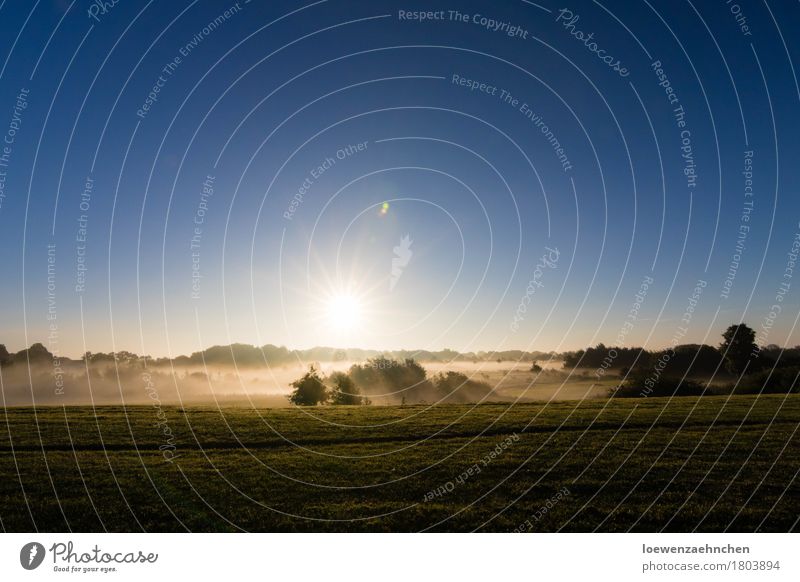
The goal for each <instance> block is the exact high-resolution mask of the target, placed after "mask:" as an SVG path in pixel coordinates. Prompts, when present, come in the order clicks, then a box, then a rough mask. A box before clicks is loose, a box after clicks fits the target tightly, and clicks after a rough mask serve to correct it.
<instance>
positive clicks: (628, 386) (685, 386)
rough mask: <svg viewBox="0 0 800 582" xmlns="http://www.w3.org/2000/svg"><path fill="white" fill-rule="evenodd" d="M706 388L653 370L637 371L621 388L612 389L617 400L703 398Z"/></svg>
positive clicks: (611, 394)
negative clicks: (669, 397) (675, 397)
mask: <svg viewBox="0 0 800 582" xmlns="http://www.w3.org/2000/svg"><path fill="white" fill-rule="evenodd" d="M704 391H705V388H704V386H703V385H702V384H700V383H698V382H695V381H693V380H687V379H683V380H681V377H680V376H662V375H659V374H656V373H655V372H654V371H653V370H652V369H650V368H648V369H646V370H641V371H639V370H637V371H635V372H634V373H632V374H630V375H629V376H628V378H627V379H626V380H625V381H624V382H623V383H622V384H621V385H619V386H617V387H615V388H612V389H611V391H610V394H609V395H610V396H612V397H615V398H645V397H648V396H702V395H703V393H704Z"/></svg>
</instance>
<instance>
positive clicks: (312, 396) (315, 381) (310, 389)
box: [289, 366, 328, 406]
mask: <svg viewBox="0 0 800 582" xmlns="http://www.w3.org/2000/svg"><path fill="white" fill-rule="evenodd" d="M290 386H293V387H294V391H293V392H292V393H291V394H290V395H289V402H291V403H292V404H294V405H296V406H315V405H317V404H323V403H325V402H326V401H327V400H328V390H327V388H326V387H325V384H324V383H323V381H322V378H321V377H320V375H319V372H318V371H317V369H316V368H315V367H314V366H311V367H310V368H309V370H308V372H306V373H305V375H304V376H303V377H302V378H299V379H297V380H295V381H294V382H292V383H291V384H290Z"/></svg>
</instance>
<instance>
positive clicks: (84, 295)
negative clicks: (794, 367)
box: [0, 0, 800, 355]
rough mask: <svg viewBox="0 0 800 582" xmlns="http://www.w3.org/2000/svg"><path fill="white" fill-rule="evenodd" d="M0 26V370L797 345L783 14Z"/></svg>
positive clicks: (48, 2) (792, 151) (253, 14)
mask: <svg viewBox="0 0 800 582" xmlns="http://www.w3.org/2000/svg"><path fill="white" fill-rule="evenodd" d="M1 6H2V7H1V8H0V30H1V31H2V34H0V66H2V84H0V132H2V133H4V134H5V135H7V131H8V130H11V129H12V122H13V124H14V129H13V131H14V132H15V133H14V136H13V143H12V144H11V145H10V147H11V151H10V153H9V154H8V163H7V166H5V167H0V171H3V172H4V175H3V176H0V178H5V180H4V182H2V184H3V190H2V193H3V194H4V197H2V205H0V237H2V244H1V245H0V253H2V258H3V264H4V266H5V268H4V275H3V277H2V279H0V297H2V302H1V303H0V325H1V326H2V337H0V341H1V342H4V343H6V345H7V346H8V347H9V349H12V350H16V349H20V348H22V347H23V346H24V345H26V344H30V343H32V342H33V341H43V342H45V343H46V344H47V343H48V342H47V338H48V334H50V337H51V341H50V346H51V347H52V348H57V349H58V350H60V351H61V352H62V353H64V354H67V355H77V354H80V353H82V352H83V351H84V350H91V351H109V350H111V349H117V350H120V349H128V350H132V351H136V352H147V353H151V354H156V355H163V354H168V353H171V354H178V353H187V352H191V351H195V350H197V349H201V348H203V347H206V346H209V345H213V344H224V343H231V342H245V343H253V344H265V343H274V344H284V345H288V346H290V347H309V346H313V345H339V346H353V347H356V346H357V347H368V348H369V347H374V348H381V349H383V348H426V349H439V348H444V347H450V348H453V349H458V350H465V351H467V350H491V349H512V348H522V349H540V350H559V351H561V350H567V349H576V348H579V347H583V346H585V345H588V344H594V343H597V342H600V341H603V342H605V343H615V338H618V337H619V333H620V330H621V329H622V328H623V326H625V324H626V322H631V326H630V327H629V331H628V332H627V333H626V335H625V337H624V339H625V342H626V344H627V345H641V344H647V345H648V346H650V347H662V346H665V345H668V344H670V343H674V342H675V341H676V339H675V338H676V337H678V336H679V337H680V343H688V342H701V341H705V342H707V343H713V344H716V343H718V341H719V334H720V333H721V331H722V330H723V329H724V328H725V327H727V325H729V324H731V323H736V322H739V321H741V320H745V321H747V322H749V323H750V324H751V325H752V326H753V327H755V328H757V329H761V328H762V324H764V323H765V318H767V319H770V321H769V322H768V323H767V324H766V325H765V327H764V329H763V331H762V338H763V339H764V340H765V341H766V342H768V343H778V344H788V345H795V344H797V343H800V341H798V336H799V335H800V334H798V333H797V332H796V331H792V330H793V326H794V323H795V319H796V317H797V315H798V301H799V300H800V296H798V292H800V291H798V289H797V288H796V287H800V283H798V282H795V281H793V280H792V279H791V277H789V278H787V277H786V276H785V274H786V268H787V261H788V258H787V252H789V251H790V250H791V248H792V244H793V242H794V240H795V235H796V233H797V232H798V231H800V226H798V222H799V221H800V200H799V199H798V196H797V185H798V168H797V164H795V163H794V160H796V159H797V157H798V153H800V152H798V143H797V138H796V129H797V127H798V119H797V118H798V113H797V112H798V105H800V93H799V92H798V87H797V82H796V77H795V72H794V63H796V62H798V61H800V50H799V49H798V45H797V42H796V38H795V37H794V35H792V34H791V31H792V30H796V27H797V24H798V22H800V20H799V19H800V8H799V7H798V5H797V4H795V3H792V4H789V3H775V2H773V3H770V5H769V9H768V8H767V7H765V6H763V5H762V6H759V5H756V4H747V5H744V4H743V5H742V7H741V10H742V12H741V15H742V16H740V18H739V20H738V21H737V18H736V15H735V14H733V13H732V12H731V9H730V6H729V5H728V4H725V3H724V2H718V3H699V2H695V3H689V2H650V3H649V4H648V3H647V2H641V3H639V2H636V3H628V2H625V3H607V4H602V3H595V2H572V3H570V4H569V5H561V4H553V3H549V2H541V3H538V4H532V3H529V2H523V1H508V2H503V3H496V2H458V3H452V4H446V3H436V2H433V3H430V2H426V3H416V4H413V3H411V4H409V3H404V2H399V3H398V2H335V1H328V2H316V3H308V4H305V3H301V2H259V1H256V0H254V1H253V2H249V3H246V2H243V1H242V2H239V3H238V4H236V3H225V2H218V3H201V2H185V1H182V2H157V1H154V2H150V3H146V2H119V3H118V4H116V5H115V6H113V7H111V8H109V9H108V10H107V11H106V12H105V13H101V12H100V11H96V13H95V15H94V17H92V16H90V14H89V12H88V11H89V10H90V9H91V8H90V7H91V6H92V4H91V3H89V2H74V3H71V2H68V1H66V0H64V1H54V0H42V1H40V2H36V3H31V2H28V1H12V0H7V1H6V2H3V3H2V5H1ZM226 10H227V11H228V12H227V13H226ZM419 10H425V11H431V12H434V13H435V14H434V16H436V15H439V16H440V18H439V19H433V18H431V19H428V20H426V21H422V22H420V21H418V20H413V19H408V18H403V17H401V11H403V13H404V14H405V13H407V12H413V11H419ZM451 10H458V11H459V12H460V13H462V14H464V15H466V16H467V19H466V22H465V21H463V20H461V19H459V18H455V17H454V16H452V13H451V12H449V11H451ZM564 10H566V11H567V12H564ZM570 14H571V16H570ZM575 16H578V19H577V20H574V17H575ZM483 18H486V19H491V20H493V21H495V22H497V23H498V24H497V25H496V28H497V30H493V29H492V28H493V27H492V25H491V24H490V23H489V22H488V21H487V20H483ZM742 18H745V20H742ZM214 22H216V24H212V23H214ZM745 23H746V27H747V28H746V30H745V29H744V28H742V26H743V25H745ZM512 26H515V27H517V30H519V31H520V32H519V33H517V34H516V35H515V36H509V35H508V34H506V33H504V30H507V29H508V28H510V27H512ZM778 26H780V28H778ZM589 34H593V36H592V38H591V39H589V40H588V41H587V38H586V37H587V35H589ZM581 39H583V40H581ZM592 43H594V44H592ZM784 43H785V44H784ZM12 49H13V50H12ZM182 51H183V52H182ZM597 51H604V52H602V53H600V56H599V55H598V52H597ZM606 55H608V56H610V57H613V60H614V61H617V60H618V61H619V62H620V63H621V64H622V65H624V67H625V68H626V69H627V75H625V76H623V75H621V74H619V72H618V71H615V70H614V68H613V66H609V65H608V64H606V63H605V62H604V61H603V60H602V59H601V56H606ZM176 58H179V59H180V60H179V61H176V60H175V59H176ZM655 62H660V65H661V66H660V67H659V66H654V63H655ZM169 63H172V64H173V66H172V67H171V68H169V67H168V65H169ZM165 67H167V69H166V70H165ZM656 69H661V70H662V71H663V74H664V75H665V77H663V76H662V77H661V78H659V76H658V74H657V72H656ZM454 75H456V76H457V77H455V78H454ZM462 78H463V79H467V80H469V82H470V83H471V82H472V81H474V82H475V85H476V87H477V88H476V89H475V90H470V88H469V84H467V85H464V84H460V83H459V80H460V79H462ZM665 79H666V81H668V83H669V87H670V88H672V90H673V91H674V95H675V97H673V99H676V98H677V101H676V102H673V103H670V101H669V99H668V98H669V95H668V94H667V93H666V91H665V88H666V82H665ZM454 80H455V82H454ZM660 83H661V84H660ZM480 84H485V87H484V89H483V90H481V89H480V87H479V86H480ZM154 88H157V89H158V93H157V94H155V97H156V99H155V101H152V102H151V103H150V107H149V109H148V110H147V111H144V109H143V107H144V106H145V104H146V103H147V99H148V94H150V93H151V91H153V90H154ZM492 88H496V89H494V90H492ZM23 90H24V91H27V93H24V91H23ZM21 91H23V93H24V94H25V99H24V100H23V101H24V102H25V106H24V108H22V106H21V105H20V103H19V100H18V96H19V95H20V92H21ZM503 91H505V92H507V93H503ZM506 94H510V95H511V97H509V98H508V99H504V98H503V96H504V95H506ZM515 100H516V101H515ZM678 106H680V107H682V108H683V111H684V112H685V117H684V118H682V120H683V121H684V122H685V126H679V124H678V119H676V114H675V108H676V107H678ZM15 107H16V110H17V115H16V116H15ZM137 112H139V113H137ZM527 112H530V115H526V113H527ZM534 115H535V117H534ZM531 117H533V119H531ZM545 130H546V131H545ZM555 140H557V144H555ZM358 144H361V148H360V149H359V147H358ZM556 146H558V147H560V148H561V150H559V152H557V151H556ZM348 147H349V149H348ZM682 148H683V149H682ZM688 148H690V151H691V162H690V163H691V166H692V168H693V170H694V172H696V179H695V180H694V181H692V180H689V179H687V176H686V174H685V173H684V170H685V168H686V167H687V163H689V162H687V159H686V158H685V157H683V156H682V154H686V153H688V152H689V149H688ZM747 152H752V196H749V195H746V192H745V187H746V186H747V184H746V183H745V179H746V177H745V175H743V171H744V170H745V163H746V160H745V158H746V157H747V156H749V154H748V153H747ZM559 155H561V158H560V159H559ZM326 160H329V161H328V162H326ZM330 160H332V161H330ZM565 160H567V162H566V163H565ZM565 165H566V166H568V167H567V168H566V169H565ZM319 166H324V167H323V168H322V171H318V168H319ZM209 176H211V177H212V179H211V180H210V182H209ZM87 177H88V178H91V180H92V184H93V188H92V192H91V197H90V200H88V205H86V204H84V205H83V208H82V207H81V202H82V198H81V194H82V193H83V191H84V189H85V184H86V181H87ZM204 182H208V183H213V186H212V188H213V193H211V192H208V191H207V192H206V193H205V194H204V192H203V188H204ZM304 183H305V184H306V185H307V187H305V188H304V192H303V193H302V196H301V197H299V198H298V190H299V189H301V187H303V185H304ZM692 184H694V185H692ZM747 193H748V194H749V193H750V191H749V190H748V191H747ZM293 201H294V206H293ZM751 202H752V207H750V206H749V204H750V203H751ZM385 203H386V204H385ZM198 212H199V213H198ZM287 212H288V215H289V216H290V218H288V217H287ZM82 215H85V218H86V220H85V226H86V241H85V243H84V242H82V241H80V240H77V237H78V235H79V225H80V223H79V220H80V219H81V216H82ZM743 215H746V218H743ZM200 219H202V221H201V223H199V224H198V223H197V220H200ZM196 228H197V229H199V233H198V232H197V231H196V230H195V229H196ZM743 231H746V234H745V235H744V237H743V238H741V239H740V237H741V233H742V232H743ZM406 235H408V238H409V239H410V240H411V241H412V242H411V243H410V246H409V247H408V250H410V258H409V259H408V260H407V261H405V263H404V264H403V265H402V266H400V267H398V268H399V271H398V272H397V273H399V274H396V275H395V279H396V280H395V282H394V284H393V285H392V284H391V280H392V277H393V274H392V268H393V263H392V261H393V259H396V258H397V254H396V252H395V251H394V249H395V247H397V246H398V245H400V243H401V240H402V239H403V237H404V236H406ZM193 236H195V237H196V243H197V244H199V247H198V246H197V244H196V248H195V249H194V250H193V249H192V247H191V245H190V242H191V240H192V237H193ZM737 241H740V244H739V246H740V247H741V246H742V244H743V250H742V251H741V260H740V261H739V263H738V267H737V268H736V269H734V275H733V277H731V275H730V272H731V263H732V261H733V260H734V255H736V254H738V253H737ZM48 245H55V247H54V248H55V251H54V252H53V253H52V254H51V256H52V257H53V258H52V260H53V262H54V268H53V270H52V272H51V281H50V283H51V285H50V287H49V291H48V252H47V251H48ZM84 247H85V248H84ZM548 248H549V249H557V250H558V260H557V261H556V262H551V263H550V264H549V265H544V266H542V262H541V257H542V256H543V255H545V254H546V253H548V252H550V251H547V250H546V249H548ZM84 252H85V255H84V254H83V253H84ZM193 252H194V253H195V254H194V256H193ZM83 257H85V262H84V263H83V264H84V265H85V266H86V271H85V288H84V289H83V290H82V291H76V284H77V283H78V282H79V280H78V273H77V269H78V265H79V261H80V259H82V258H83ZM537 264H538V265H539V267H538V268H537ZM198 274H199V278H198V277H197V275H198ZM647 277H652V280H653V283H652V284H651V285H649V287H648V289H647V290H646V292H645V297H644V299H641V298H640V302H641V309H640V310H639V312H638V317H637V318H636V319H635V320H633V319H631V318H630V317H628V315H629V313H630V310H631V306H632V305H633V304H634V303H635V302H636V301H637V299H636V294H637V293H639V292H640V290H641V286H642V281H643V280H645V279H646V278H647ZM726 280H727V283H726ZM532 281H533V282H534V283H531V282H532ZM698 281H703V282H704V284H705V287H704V288H703V291H702V293H701V294H700V297H699V299H698V300H697V302H696V303H697V304H696V306H692V307H693V309H694V311H693V313H692V314H691V317H690V322H689V324H688V325H683V324H682V323H681V319H683V318H684V317H685V313H686V312H687V309H688V308H689V307H690V302H689V297H690V296H691V295H692V293H693V290H694V289H695V288H696V287H697V284H698V283H697V282H698ZM782 283H788V284H789V288H788V291H787V292H786V293H785V295H784V296H783V297H784V299H783V301H781V302H780V313H779V314H777V317H774V318H770V317H769V313H770V311H774V309H771V307H772V306H773V305H775V304H776V295H777V294H778V290H779V289H780V285H781V284H782ZM726 285H728V286H729V287H730V292H729V293H727V294H725V293H723V291H724V289H725V286H726ZM640 295H641V293H640ZM342 296H348V297H350V298H351V299H352V301H351V302H350V303H348V304H347V309H348V310H351V311H352V313H350V314H349V315H348V317H347V318H345V319H347V321H346V322H345V323H347V325H342V321H341V319H342V317H341V313H340V314H339V316H338V317H336V314H335V313H332V312H336V311H337V309H338V310H340V311H341V309H340V308H341V307H342V303H341V301H340V299H341V297H342ZM521 304H524V305H525V310H524V312H522V311H520V309H519V306H520V305H521ZM48 314H50V317H51V319H49V320H48ZM515 315H517V316H518V325H517V326H516V329H512V326H511V323H512V321H514V318H515ZM520 315H521V317H519V316H520ZM53 317H54V318H55V319H53ZM348 318H349V319H348ZM332 319H333V320H336V321H338V323H336V324H333V323H332ZM50 325H53V326H54V327H55V329H54V331H53V333H50V331H51V330H49V328H48V326H50ZM682 327H685V329H684V330H683V331H679V330H680V329H681V328H682ZM52 338H55V339H54V340H53V339H52Z"/></svg>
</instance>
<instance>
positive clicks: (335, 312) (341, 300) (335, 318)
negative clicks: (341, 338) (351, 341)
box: [326, 294, 362, 331]
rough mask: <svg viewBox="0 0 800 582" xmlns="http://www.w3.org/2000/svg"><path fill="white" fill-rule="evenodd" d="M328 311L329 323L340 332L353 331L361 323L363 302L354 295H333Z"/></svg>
mask: <svg viewBox="0 0 800 582" xmlns="http://www.w3.org/2000/svg"><path fill="white" fill-rule="evenodd" d="M326 311H327V318H328V322H329V323H330V325H331V327H333V328H334V329H336V330H338V331H347V330H351V329H353V328H356V327H358V326H359V324H360V323H361V315H362V307H361V302H360V301H359V300H358V298H356V297H355V296H353V295H348V294H339V295H333V296H332V297H331V298H330V299H329V300H328V304H327V308H326Z"/></svg>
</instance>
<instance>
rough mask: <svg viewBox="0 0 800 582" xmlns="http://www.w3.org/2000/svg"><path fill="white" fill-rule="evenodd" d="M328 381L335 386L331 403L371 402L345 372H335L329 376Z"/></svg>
mask: <svg viewBox="0 0 800 582" xmlns="http://www.w3.org/2000/svg"><path fill="white" fill-rule="evenodd" d="M328 381H329V382H330V383H331V386H332V387H333V394H332V395H331V404H356V405H358V404H370V401H369V399H368V398H365V397H364V396H361V391H360V390H359V389H358V387H357V386H356V383H355V382H353V379H352V378H350V376H348V375H347V374H345V373H344V372H334V373H333V374H331V375H330V376H328Z"/></svg>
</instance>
